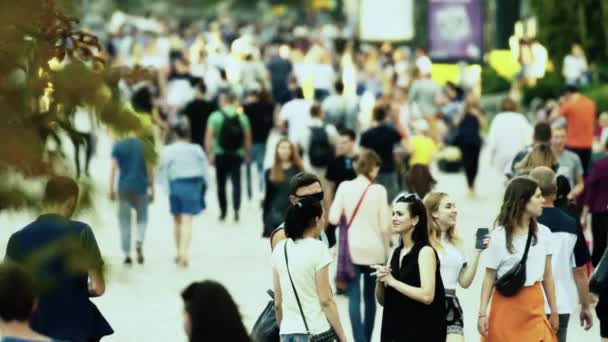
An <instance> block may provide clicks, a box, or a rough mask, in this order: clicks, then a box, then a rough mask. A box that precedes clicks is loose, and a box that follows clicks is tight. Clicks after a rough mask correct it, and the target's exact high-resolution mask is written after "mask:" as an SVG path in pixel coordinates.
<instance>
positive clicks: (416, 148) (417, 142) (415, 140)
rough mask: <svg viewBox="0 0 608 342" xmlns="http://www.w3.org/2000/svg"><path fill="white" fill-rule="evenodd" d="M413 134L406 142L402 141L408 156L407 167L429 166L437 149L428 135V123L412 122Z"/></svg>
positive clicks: (422, 121)
mask: <svg viewBox="0 0 608 342" xmlns="http://www.w3.org/2000/svg"><path fill="white" fill-rule="evenodd" d="M413 126H414V134H413V135H412V137H411V138H410V139H409V140H408V141H404V145H406V150H407V151H408V152H409V154H410V158H409V166H410V167H412V166H414V165H416V164H422V165H426V166H429V167H430V165H431V163H432V162H433V156H434V155H435V153H436V152H437V150H438V149H439V147H438V146H437V144H436V143H435V141H434V140H433V138H431V136H430V134H431V131H430V126H429V123H428V122H427V121H426V120H424V119H417V120H416V121H414V124H413Z"/></svg>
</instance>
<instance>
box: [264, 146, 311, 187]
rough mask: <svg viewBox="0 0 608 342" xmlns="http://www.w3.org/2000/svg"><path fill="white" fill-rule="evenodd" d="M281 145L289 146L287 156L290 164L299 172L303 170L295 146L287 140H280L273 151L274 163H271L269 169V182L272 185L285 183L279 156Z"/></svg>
mask: <svg viewBox="0 0 608 342" xmlns="http://www.w3.org/2000/svg"><path fill="white" fill-rule="evenodd" d="M283 143H286V144H289V150H290V152H291V153H290V155H289V161H290V162H291V164H292V165H293V166H294V167H295V168H297V169H298V170H299V171H303V170H304V164H303V163H302V158H300V153H299V152H298V149H297V147H296V145H295V144H294V143H292V142H291V141H289V139H287V138H282V139H281V140H279V142H278V143H277V145H276V147H275V149H274V162H273V163H272V167H271V168H270V177H269V178H270V181H271V182H273V183H281V182H283V181H285V170H283V167H282V165H281V157H280V156H279V147H280V146H281V144H283Z"/></svg>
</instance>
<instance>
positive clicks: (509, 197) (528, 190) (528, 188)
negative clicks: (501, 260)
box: [495, 176, 538, 253]
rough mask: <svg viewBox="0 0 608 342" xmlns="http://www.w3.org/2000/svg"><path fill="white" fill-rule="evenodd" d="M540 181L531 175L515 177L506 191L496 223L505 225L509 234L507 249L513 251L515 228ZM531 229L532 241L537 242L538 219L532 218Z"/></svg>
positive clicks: (507, 234)
mask: <svg viewBox="0 0 608 342" xmlns="http://www.w3.org/2000/svg"><path fill="white" fill-rule="evenodd" d="M537 188H538V183H536V181H534V180H533V179H532V178H530V177H526V176H524V177H515V178H513V180H512V181H511V182H509V185H507V190H506V191H505V196H504V199H503V201H502V206H501V207H500V213H499V214H498V217H496V222H495V225H498V226H503V227H504V229H505V233H506V236H507V250H508V251H509V253H513V230H514V229H515V227H517V226H518V225H519V224H520V223H521V220H522V218H523V216H524V214H525V212H526V205H527V204H528V201H530V198H532V196H534V193H535V192H536V189H537ZM530 231H531V232H532V237H533V238H532V242H533V244H536V241H537V237H536V233H537V231H538V226H537V225H536V219H535V218H531V219H530Z"/></svg>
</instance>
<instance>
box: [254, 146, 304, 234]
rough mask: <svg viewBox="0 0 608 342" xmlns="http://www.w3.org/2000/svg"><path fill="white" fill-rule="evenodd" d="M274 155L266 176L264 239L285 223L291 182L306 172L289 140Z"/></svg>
mask: <svg viewBox="0 0 608 342" xmlns="http://www.w3.org/2000/svg"><path fill="white" fill-rule="evenodd" d="M274 154H275V156H274V162H273V164H272V167H271V168H270V169H269V170H267V171H266V173H265V175H264V181H265V183H266V185H265V188H266V192H265V194H264V200H263V202H262V219H263V223H264V232H263V234H262V235H263V236H264V237H270V235H271V234H272V231H273V230H274V229H275V228H276V227H278V226H279V225H280V224H281V223H282V222H283V219H284V218H285V211H286V210H287V208H288V207H289V203H290V202H289V201H287V200H286V199H287V198H288V197H289V181H290V179H291V178H292V177H294V176H295V175H297V174H298V173H300V172H302V171H304V165H303V163H302V159H301V158H300V156H299V154H298V150H297V148H296V146H295V145H294V144H293V143H291V142H290V141H289V140H288V139H287V138H283V139H281V140H280V141H279V143H278V144H277V147H276V149H275V153H274Z"/></svg>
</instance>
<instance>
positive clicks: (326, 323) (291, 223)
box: [272, 199, 346, 342]
mask: <svg viewBox="0 0 608 342" xmlns="http://www.w3.org/2000/svg"><path fill="white" fill-rule="evenodd" d="M322 217H323V207H322V205H321V203H320V202H319V201H318V200H315V199H300V200H299V201H298V202H296V203H295V204H292V205H291V206H290V207H289V208H288V209H287V214H286V216H285V233H286V235H287V236H288V237H289V238H288V239H287V240H283V241H281V242H279V243H278V244H277V246H276V247H275V249H274V252H273V253H272V268H273V283H274V291H275V297H274V300H275V311H276V317H277V323H278V325H279V327H280V332H279V333H280V335H281V341H283V342H296V341H307V340H308V339H309V337H310V336H314V335H320V334H323V335H325V334H327V335H331V334H335V338H336V339H337V340H339V341H340V342H342V341H346V337H345V335H344V329H342V323H340V316H339V315H338V308H337V306H336V303H335V301H334V297H333V293H332V291H331V287H330V284H329V264H330V263H331V256H330V254H329V250H328V249H327V245H326V244H324V243H323V242H322V241H320V240H319V239H318V237H319V235H320V234H321V231H322V227H323V224H324V222H323V220H322ZM332 330H333V333H332Z"/></svg>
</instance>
